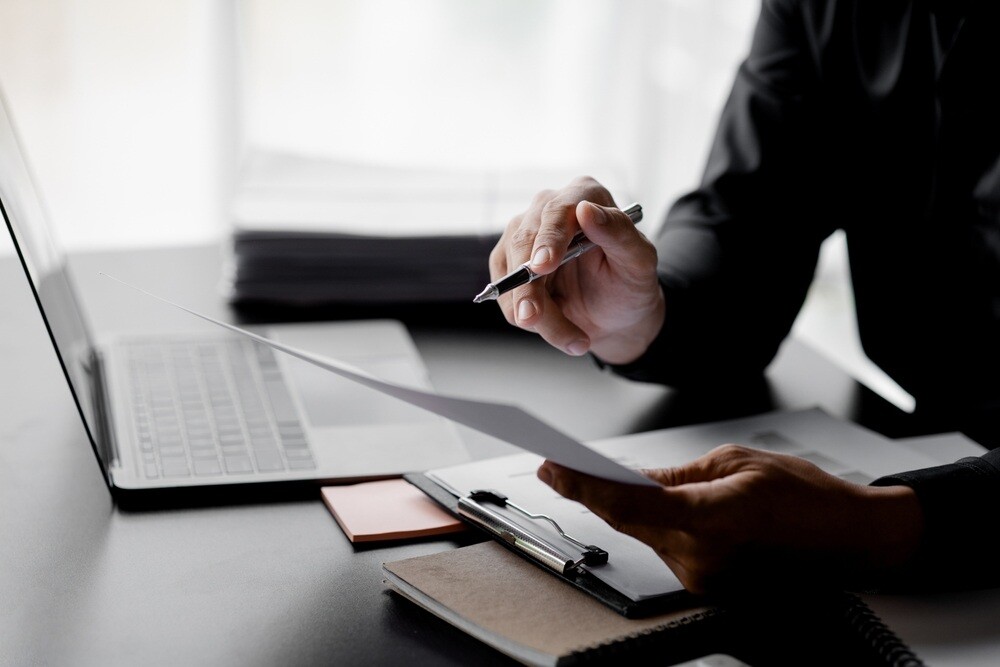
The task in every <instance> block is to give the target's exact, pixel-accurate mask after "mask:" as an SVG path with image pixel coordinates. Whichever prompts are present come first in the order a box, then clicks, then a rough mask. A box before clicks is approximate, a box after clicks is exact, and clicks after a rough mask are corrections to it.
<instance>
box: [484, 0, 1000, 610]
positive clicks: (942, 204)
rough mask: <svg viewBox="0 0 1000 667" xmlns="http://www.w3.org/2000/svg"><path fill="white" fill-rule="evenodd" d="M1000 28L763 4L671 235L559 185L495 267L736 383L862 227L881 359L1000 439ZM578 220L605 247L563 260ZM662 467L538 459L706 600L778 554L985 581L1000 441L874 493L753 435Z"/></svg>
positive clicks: (779, 568) (633, 363)
mask: <svg viewBox="0 0 1000 667" xmlns="http://www.w3.org/2000/svg"><path fill="white" fill-rule="evenodd" d="M998 27H1000V7H998V3H994V2H989V1H987V0H950V1H949V2H945V1H943V0H942V1H935V0H900V1H898V2H871V1H870V0H764V2H763V6H762V11H761V15H760V18H759V21H758V24H757V27H756V31H755V33H754V38H753V43H752V46H751V50H750V53H749V55H748V57H747V59H746V60H745V62H744V63H743V64H742V66H741V67H740V69H739V72H738V74H737V77H736V81H735V83H734V86H733V89H732V92H731V94H730V97H729V100H728V102H727V104H726V107H725V109H724V110H723V113H722V117H721V120H720V124H719V128H718V131H717V134H716V137H715V141H714V144H713V146H712V150H711V153H710V156H709V160H708V165H707V167H706V170H705V174H704V177H703V179H702V183H701V185H700V187H699V188H698V189H697V190H696V191H695V192H693V193H691V194H689V195H687V196H685V197H683V198H682V199H680V200H679V201H678V202H677V203H676V204H675V205H674V206H673V208H672V209H671V211H670V213H669V215H668V217H667V220H666V222H665V224H664V225H663V227H662V228H661V231H660V233H659V235H658V237H657V239H656V244H655V247H654V246H653V245H652V244H651V243H650V242H649V241H648V240H646V239H645V238H644V237H643V236H642V235H641V234H639V233H638V232H637V231H636V230H635V228H634V227H633V225H632V224H631V223H630V222H629V221H628V219H627V217H625V216H624V214H622V213H621V212H620V211H618V210H617V209H615V208H614V202H613V201H612V199H611V197H610V195H609V194H608V192H607V191H606V190H605V189H604V188H602V187H601V186H600V185H599V184H598V183H596V182H594V181H593V180H590V179H580V180H578V181H576V182H574V183H573V184H571V185H570V186H568V187H566V188H564V189H562V190H559V191H546V192H542V193H539V195H538V196H536V198H535V200H534V201H533V202H532V204H531V207H530V208H529V209H528V210H527V211H526V212H525V213H524V214H523V215H521V216H518V217H517V218H516V219H515V220H513V221H512V222H511V223H510V225H509V226H508V228H507V230H506V231H505V233H504V235H503V237H502V238H501V240H500V243H499V244H498V245H497V248H496V249H495V250H494V252H493V255H492V256H491V259H490V264H491V266H490V270H491V273H492V274H493V276H494V278H497V277H499V276H501V275H503V274H505V273H507V271H508V269H509V268H511V267H515V266H517V265H519V264H521V263H523V262H525V261H528V260H529V259H530V260H531V262H532V268H533V269H534V270H535V271H536V272H538V273H543V274H549V273H552V274H553V275H552V276H550V277H549V278H548V279H546V280H540V281H536V282H534V283H531V284H529V285H526V286H523V287H520V288H518V289H517V290H515V291H513V292H511V293H510V294H507V295H505V296H504V297H503V298H502V299H501V301H500V306H501V308H502V309H503V311H504V314H505V316H506V317H507V319H508V321H510V322H511V323H512V324H516V325H517V326H520V327H522V328H525V329H529V330H533V331H535V332H537V333H538V334H539V335H541V336H542V337H543V338H544V339H545V340H547V341H548V342H549V343H551V344H552V345H554V346H556V347H558V348H560V349H563V350H565V351H566V352H567V353H569V354H575V355H578V354H584V353H587V352H590V353H592V354H593V355H595V356H596V357H597V358H598V359H599V360H600V361H601V362H602V363H604V364H606V365H609V366H611V368H612V369H614V370H615V371H616V372H618V373H621V374H623V375H625V376H627V377H631V378H634V379H637V380H644V381H656V382H663V383H668V384H673V385H677V386H692V385H701V386H705V385H719V384H723V383H733V382H739V381H741V380H742V379H743V378H748V377H752V376H759V374H760V373H761V372H762V371H763V369H764V368H765V367H766V365H767V364H768V363H770V361H771V359H772V358H773V356H774V354H775V353H776V351H777V348H778V346H779V344H780V343H781V341H782V340H783V339H784V338H785V336H786V335H787V334H788V331H789V329H790V327H791V325H792V322H793V321H794V319H795V316H796V314H797V313H798V311H799V308H800V307H801V305H802V302H803V299H804V298H805V294H806V291H807V289H808V286H809V284H810V281H811V280H812V277H813V273H814V270H815V266H816V260H817V256H818V252H819V247H820V244H821V243H822V241H823V240H824V239H825V238H826V237H827V236H828V235H829V234H830V233H831V232H832V231H834V230H835V229H844V230H845V233H846V237H847V242H848V249H849V255H850V265H851V275H852V280H853V284H854V292H855V299H856V304H857V316H858V325H859V329H860V334H861V339H862V342H863V344H864V348H865V351H866V353H867V354H868V356H869V357H870V358H871V359H872V360H873V361H875V362H876V363H877V364H879V366H881V367H882V368H883V369H884V370H886V371H887V372H888V373H889V374H890V375H891V376H892V377H893V378H895V379H896V380H897V381H898V382H899V384H900V385H901V386H902V387H903V388H905V389H906V390H907V391H909V392H910V393H911V394H912V395H913V396H914V397H915V398H916V400H917V406H918V411H919V412H920V413H922V414H924V415H926V416H929V417H931V418H934V419H935V420H936V421H938V423H941V424H949V425H952V426H954V427H956V428H961V429H962V430H964V431H966V432H967V433H969V434H970V435H972V436H973V437H975V438H977V439H978V440H980V441H981V442H984V444H988V445H991V446H992V445H995V444H1000V422H997V418H998V417H1000V103H998V102H997V99H998V98H1000V96H998V95H997V93H996V90H995V89H996V88H997V83H998V76H997V73H996V72H997V66H998V65H1000V40H998V39H997V38H996V34H995V30H996V29H997V28H998ZM580 229H582V230H583V231H584V232H585V233H586V234H587V236H588V237H589V238H590V239H591V240H593V241H594V242H595V243H597V244H598V245H599V246H600V248H601V250H602V251H603V252H601V251H595V252H592V253H589V254H588V255H586V256H584V257H582V258H580V259H579V260H577V261H576V262H573V263H570V264H567V265H566V266H565V267H563V268H561V269H559V271H558V272H555V270H556V268H557V267H558V265H559V261H560V259H561V255H562V252H563V249H564V248H565V247H566V246H567V243H568V240H569V239H570V237H571V236H572V235H573V234H574V233H576V232H577V231H578V230H580ZM654 475H656V476H657V479H658V480H659V481H661V482H662V483H663V488H661V489H659V490H654V491H653V492H648V491H638V490H635V489H632V488H629V487H624V486H620V485H615V484H611V483H607V482H603V481H601V480H596V479H591V478H585V477H584V476H581V475H579V474H577V473H574V472H572V471H569V470H566V469H564V468H560V467H558V466H555V465H552V464H550V463H546V464H545V465H543V466H542V468H541V469H540V470H539V476H540V477H541V478H542V479H543V480H545V481H546V482H548V483H550V484H552V485H553V486H554V487H555V488H556V489H557V490H558V491H559V492H560V493H563V494H564V495H567V496H569V497H571V498H575V499H578V500H581V501H582V502H584V503H585V504H587V505H588V506H590V507H591V508H592V509H593V510H594V511H595V512H596V513H598V514H599V515H601V516H602V517H604V518H605V519H607V520H608V521H609V522H610V523H611V524H612V525H614V526H616V527H618V528H620V529H621V530H624V531H625V532H629V533H631V534H633V535H635V536H637V537H639V539H642V540H644V541H646V542H648V543H650V544H651V545H652V546H653V547H654V548H656V549H657V550H658V552H659V553H660V554H661V556H662V557H663V558H664V560H666V562H667V563H668V564H669V565H670V566H671V568H672V569H674V571H675V572H676V573H677V574H678V575H679V576H680V578H681V580H682V582H683V583H685V585H687V586H688V588H690V589H692V590H711V589H714V588H719V587H726V586H729V585H731V584H732V582H734V581H738V575H739V573H740V571H741V570H743V569H744V568H750V567H752V568H755V569H757V570H759V568H760V567H761V566H762V565H764V566H765V567H766V566H768V565H769V566H771V567H773V569H774V572H776V573H777V572H784V573H788V572H800V573H805V572H807V571H808V570H809V568H810V566H811V565H815V564H817V563H819V562H823V563H824V565H825V566H827V567H825V568H824V571H826V572H829V569H828V568H829V566H830V565H831V564H832V565H833V567H834V571H836V572H839V573H840V574H841V575H842V576H843V578H844V580H845V581H847V580H858V579H860V578H865V579H872V578H876V579H878V578H883V579H884V578H885V577H888V576H899V575H905V574H917V573H925V572H927V571H930V570H932V569H933V570H934V571H935V572H937V573H938V574H939V576H940V575H941V573H942V572H944V573H948V572H949V571H950V569H949V568H951V567H953V566H958V564H959V563H961V564H962V569H963V572H972V571H979V570H982V569H983V568H985V567H986V566H987V565H988V564H989V563H988V553H989V551H988V550H987V549H985V548H984V547H985V545H986V544H987V543H988V542H989V539H988V535H987V531H984V530H983V529H982V527H981V526H979V525H978V523H977V521H976V515H977V510H978V509H980V508H982V509H983V510H986V509H988V508H990V509H991V508H994V507H997V506H998V501H1000V449H998V450H994V451H991V452H990V453H988V454H986V455H984V456H983V457H981V458H973V459H963V460H962V461H959V462H957V463H955V464H952V465H948V466H941V467H938V468H934V469H929V470H921V471H912V472H907V473H900V474H898V475H894V476H892V477H889V478H884V479H881V480H878V481H877V482H876V483H875V484H874V485H873V486H871V487H859V486H855V485H849V484H846V483H844V482H842V481H841V480H838V479H836V478H833V477H831V476H829V475H826V474H825V473H823V472H821V471H819V470H818V469H816V468H814V467H812V466H810V465H808V464H805V463H803V462H801V461H798V460H795V459H791V458H788V457H782V456H777V455H772V454H766V453H758V452H751V451H749V450H746V449H743V448H739V447H726V448H721V449H719V450H716V451H715V452H713V453H712V454H710V455H708V456H707V457H704V458H703V459H699V460H698V461H696V462H693V463H692V464H690V465H689V466H685V467H683V468H681V469H677V470H670V471H661V472H658V473H654ZM650 493H652V496H650V497H645V496H649V494H650ZM640 495H643V496H644V497H642V498H640V497H639V496H640ZM792 565H795V566H796V567H794V568H792V569H789V567H790V566H792ZM976 565H982V566H983V567H980V568H977V567H976Z"/></svg>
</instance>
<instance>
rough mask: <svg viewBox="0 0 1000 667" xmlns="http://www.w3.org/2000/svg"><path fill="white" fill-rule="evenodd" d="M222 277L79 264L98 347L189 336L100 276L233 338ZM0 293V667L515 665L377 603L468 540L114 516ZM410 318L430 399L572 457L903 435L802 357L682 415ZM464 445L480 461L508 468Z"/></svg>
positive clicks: (41, 358) (301, 525) (28, 309)
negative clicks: (433, 395)
mask: <svg viewBox="0 0 1000 667" xmlns="http://www.w3.org/2000/svg"><path fill="white" fill-rule="evenodd" d="M220 265H221V261H220V253H219V250H218V249H217V248H214V247H197V248H174V249H157V250H143V251H138V252H132V253H103V254H90V255H85V256H81V257H76V258H74V262H73V267H74V270H75V272H76V277H77V278H78V280H79V286H80V288H81V290H80V291H81V293H82V295H83V298H84V300H85V302H86V303H87V305H88V308H89V309H90V311H91V315H92V320H93V322H92V324H93V326H94V327H95V328H96V329H97V330H99V331H108V330H115V329H122V328H136V325H139V326H141V327H142V326H144V327H152V328H154V329H165V328H170V327H173V326H178V327H190V326H191V325H192V321H191V320H190V319H188V318H187V316H183V315H179V314H177V313H171V312H168V311H167V310H166V309H164V308H163V307H162V306H159V305H158V304H156V303H155V302H152V301H148V300H144V299H143V298H142V297H138V298H137V295H134V294H129V293H127V291H123V289H122V288H121V287H120V286H118V285H116V284H115V283H112V282H110V281H107V280H106V279H104V278H101V277H99V276H97V275H96V271H98V270H104V271H107V272H109V273H112V274H114V275H117V276H119V277H121V278H123V279H126V280H131V281H135V282H136V283H138V284H141V285H143V286H145V287H148V288H150V289H152V290H154V291H157V292H159V293H161V294H163V295H165V296H168V297H172V298H176V299H179V300H183V301H184V302H185V303H186V304H189V305H191V306H194V307H196V308H199V309H201V310H203V311H205V312H208V313H214V314H216V315H219V316H222V317H226V318H229V319H232V320H238V318H237V316H236V315H235V314H234V313H232V312H230V311H229V309H228V308H227V307H226V305H225V303H224V301H223V300H222V298H221V297H220V296H219V292H218V290H217V285H218V283H219V276H220ZM0 294H2V295H3V296H2V299H3V316H2V317H0V664H3V665H27V664H55V665H61V664H72V665H92V664H112V665H126V664H144V665H158V664H164V665H177V664H185V665H240V666H241V667H246V666H248V665H275V664H281V665H314V664H338V665H348V664H379V665H393V664H407V665H418V664H419V665H432V664H434V665H447V664H455V665H459V664H461V665H465V664H470V663H476V664H493V663H500V664H507V663H508V661H507V660H506V659H504V658H503V657H502V656H501V655H499V654H497V653H495V652H493V651H492V650H490V649H487V648H486V647H484V646H482V645H480V644H478V643H477V642H475V641H473V640H471V639H469V638H468V637H466V636H465V635H464V634H462V633H461V632H459V631H457V630H455V629H453V628H451V627H450V626H448V625H446V624H445V623H443V622H440V621H438V620H437V619H435V618H433V617H431V616H430V615H428V614H426V613H424V612H422V611H420V610H418V609H416V608H414V607H412V606H411V605H409V604H408V603H406V602H403V601H400V600H398V599H396V598H394V597H392V596H390V595H388V594H386V593H385V592H384V591H383V586H382V582H381V579H380V576H379V569H380V564H381V563H382V562H383V561H386V560H393V559H398V558H403V557H408V556H415V555H419V554H426V553H432V552H436V551H440V550H443V549H451V548H454V547H455V546H457V545H459V544H462V543H463V540H464V541H472V540H475V539H477V538H475V537H467V538H463V539H461V540H450V539H449V540H435V541H426V542H420V543H415V544H413V543H411V544H407V545H401V546H392V547H386V548H365V549H359V548H355V547H353V546H352V545H351V544H350V542H348V541H347V539H346V538H345V537H344V536H343V534H342V533H341V531H340V529H339V528H338V527H337V525H336V524H335V523H334V521H333V520H332V519H331V517H330V515H329V514H328V512H327V511H326V509H325V508H324V506H323V505H322V503H321V502H320V501H319V500H318V499H317V500H315V501H312V502H295V503H283V504H271V505H253V506H234V507H217V508H205V509H189V510H180V511H161V512H155V513H142V514H135V513H124V512H121V511H118V510H117V509H116V508H115V507H114V506H113V504H112V502H111V499H110V496H109V494H108V491H107V489H106V488H105V486H104V483H103V481H102V478H101V475H100V473H99V470H98V467H97V463H96V461H95V459H94V457H93V454H92V453H91V449H90V446H89V444H88V443H87V441H86V436H85V434H84V430H83V428H82V426H81V424H80V422H79V418H78V416H77V413H76V410H75V408H74V406H73V403H72V399H71V397H70V393H69V391H68V389H67V387H66V383H65V382H64V380H63V378H62V374H61V372H60V369H59V366H58V364H57V361H56V358H55V356H54V354H53V351H52V348H51V346H50V344H49V341H48V338H47V336H46V333H45V330H44V328H43V325H42V322H41V319H40V317H39V316H38V313H37V310H36V309H35V305H34V302H33V300H32V297H31V295H30V292H29V290H28V286H27V283H26V282H25V280H24V277H23V274H22V273H21V269H20V267H19V266H18V265H17V264H16V261H15V259H14V258H13V257H4V258H0ZM486 307H487V308H489V306H486ZM407 316H408V320H409V321H408V324H409V325H410V328H411V331H412V332H413V335H414V338H415V339H416V341H417V344H418V346H419V348H420V350H421V352H422V353H423V355H424V357H425V359H426V362H427V364H428V366H429V368H430V371H431V376H432V380H433V382H434V384H435V385H436V387H437V388H438V389H440V390H443V391H447V392H449V393H453V394H467V395H472V396H478V397H484V398H493V399H503V400H511V399H512V398H514V397H517V398H518V400H520V401H521V402H523V403H524V404H526V405H532V406H535V408H534V409H536V410H538V411H539V412H541V413H543V414H544V415H545V416H546V417H547V418H548V419H549V420H550V421H551V422H552V423H553V424H555V425H556V426H557V427H559V428H562V429H564V430H566V431H567V432H569V433H571V434H572V435H574V436H576V437H578V438H581V439H591V438H598V437H604V436H610V435H616V434H622V433H627V432H634V431H639V430H647V429H651V428H657V427H662V426H666V425H670V424H676V423H683V422H690V421H696V420H700V419H708V418H715V417H722V416H726V415H727V414H733V415H735V414H739V413H747V412H753V411H760V410H764V409H767V408H768V407H779V408H798V407H807V406H811V405H817V404H818V405H821V406H823V407H825V408H826V409H827V410H828V411H829V412H831V413H833V414H836V415H840V416H844V417H849V418H856V419H858V420H860V421H862V422H864V423H868V424H869V425H872V426H875V427H880V428H882V430H883V431H890V432H891V431H894V430H895V431H897V432H898V431H900V429H902V428H905V420H900V419H899V417H900V415H899V414H898V413H896V412H895V410H894V409H893V408H892V407H891V406H889V405H888V404H886V403H885V402H883V401H881V400H880V399H878V397H876V396H874V395H873V394H871V393H870V392H868V391H867V390H865V389H863V388H861V387H860V386H859V385H857V384H856V383H854V382H853V381H852V380H850V379H849V378H848V377H847V376H845V375H844V374H843V373H842V372H840V371H839V370H837V369H836V368H834V367H833V366H831V365H830V364H829V363H827V362H826V361H825V360H824V359H822V358H821V357H819V356H818V355H817V354H816V353H814V352H813V351H811V350H809V349H808V348H806V347H804V346H803V345H801V344H796V343H794V342H793V343H789V344H787V345H786V346H785V347H784V349H783V351H782V353H781V356H780V358H779V360H778V361H777V362H776V363H775V364H774V365H773V367H772V369H771V371H770V374H769V378H770V381H769V384H768V386H767V387H765V388H763V389H762V390H761V391H758V392H753V394H754V395H753V396H752V397H750V398H746V397H742V396H741V397H736V398H734V399H730V398H726V397H721V396H714V397H694V398H691V397H683V396H678V395H676V394H674V393H673V392H671V391H670V390H668V389H665V388H662V387H656V386H643V385H637V384H632V383H629V382H626V381H624V380H621V379H619V378H616V377H613V376H611V375H608V374H606V373H603V372H601V371H599V370H598V369H596V367H595V366H594V365H593V364H592V363H590V361H589V360H587V359H573V358H568V357H565V356H563V355H562V354H560V353H558V352H556V351H554V350H551V349H549V348H548V347H547V346H545V345H544V344H543V343H541V342H540V341H538V340H536V339H534V338H533V337H532V336H529V335H527V334H523V333H521V332H517V331H514V330H510V329H509V328H506V327H500V326H497V327H490V326H488V325H484V324H483V323H481V322H480V323H479V324H477V325H476V326H472V327H466V328H453V327H449V326H446V325H447V324H448V323H447V322H446V323H444V324H442V323H441V322H440V319H439V318H440V317H441V315H440V313H437V314H434V319H435V320H436V321H430V322H428V321H421V320H426V318H423V317H421V313H419V312H410V313H407ZM497 321H498V322H499V317H498V318H497ZM556 397H559V398H556ZM901 425H902V426H901ZM468 436H469V442H470V446H471V447H472V449H473V451H474V452H475V453H476V454H477V455H479V456H486V455H492V454H500V453H504V452H506V451H509V450H508V448H507V446H505V445H502V444H500V443H497V442H494V441H490V440H489V439H487V438H485V437H483V436H479V435H477V434H468Z"/></svg>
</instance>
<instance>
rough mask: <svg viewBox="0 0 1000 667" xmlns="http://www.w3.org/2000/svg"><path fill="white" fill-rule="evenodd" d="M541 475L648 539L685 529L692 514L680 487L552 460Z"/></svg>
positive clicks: (614, 522) (601, 514)
mask: <svg viewBox="0 0 1000 667" xmlns="http://www.w3.org/2000/svg"><path fill="white" fill-rule="evenodd" d="M538 477H539V479H541V480H542V481H543V482H545V483H546V484H548V485H549V486H551V487H552V488H553V489H555V490H556V492H557V493H559V494H560V495H562V496H565V497H566V498H569V499H570V500H575V501H577V502H580V503H582V504H583V505H586V506H587V507H588V508H589V509H590V510H591V511H592V512H594V514H596V515H597V516H599V517H601V518H602V519H604V520H605V521H606V522H607V523H608V524H609V525H610V526H611V527H612V528H614V529H615V530H618V531H621V532H623V533H627V534H629V535H632V536H633V537H635V538H637V539H639V540H642V541H644V542H647V543H655V542H659V541H662V539H663V536H664V534H665V533H666V532H667V531H671V530H675V529H684V528H686V527H687V526H688V524H689V521H690V515H691V508H690V502H689V500H688V499H687V498H686V494H685V493H684V492H683V491H680V490H678V489H669V488H659V489H657V488H650V487H645V486H634V485H630V484H621V483H618V482H609V481H607V480H603V479H600V478H597V477H593V476H591V475H585V474H583V473H579V472H576V471H574V470H570V469H569V468H565V467H563V466H560V465H558V464H555V463H552V462H551V461H545V462H544V463H543V464H542V466H541V467H540V468H539V469H538Z"/></svg>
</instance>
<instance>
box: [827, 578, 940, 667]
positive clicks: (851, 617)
mask: <svg viewBox="0 0 1000 667" xmlns="http://www.w3.org/2000/svg"><path fill="white" fill-rule="evenodd" d="M844 602H845V604H844V616H845V618H846V620H847V622H848V624H849V625H850V626H851V628H852V629H853V630H854V631H855V632H857V633H858V634H859V635H860V636H861V637H862V638H864V640H865V641H866V642H867V643H868V645H869V646H871V647H872V648H873V649H874V650H875V652H876V653H877V654H878V656H879V657H880V658H882V660H884V661H885V664H886V665H890V666H891V667H924V662H923V660H921V659H920V658H918V657H917V655H916V654H915V653H913V651H912V650H910V648H909V647H908V646H907V645H906V644H904V643H903V640H902V639H900V638H899V636H898V635H897V634H896V633H895V632H893V631H892V630H891V629H889V627H888V626H887V625H886V624H885V623H884V622H883V621H882V619H881V618H879V617H878V616H877V615H876V614H875V612H873V611H872V610H871V607H869V606H868V605H867V604H865V601H864V600H862V599H861V598H859V597H858V596H857V595H854V594H853V593H844Z"/></svg>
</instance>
